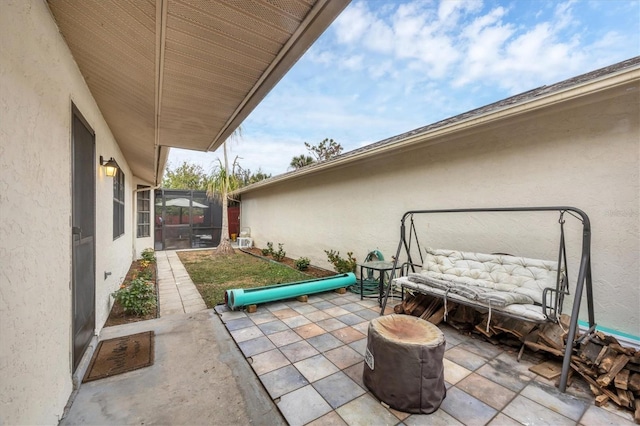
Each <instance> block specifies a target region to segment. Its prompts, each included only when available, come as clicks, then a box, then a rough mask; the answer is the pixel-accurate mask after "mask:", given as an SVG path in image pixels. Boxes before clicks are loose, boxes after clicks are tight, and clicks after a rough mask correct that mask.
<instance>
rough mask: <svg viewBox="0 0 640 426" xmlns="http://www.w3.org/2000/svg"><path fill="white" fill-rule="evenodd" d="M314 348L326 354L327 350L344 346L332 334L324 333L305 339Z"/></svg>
mask: <svg viewBox="0 0 640 426" xmlns="http://www.w3.org/2000/svg"><path fill="white" fill-rule="evenodd" d="M307 342H309V343H310V344H311V345H312V346H313V347H314V348H316V349H317V350H318V351H320V352H326V351H328V350H331V349H334V348H337V347H338V346H342V345H344V343H342V341H341V340H339V339H337V338H336V337H335V336H334V335H333V334H330V333H325V334H320V335H319V336H314V337H310V338H309V339H307Z"/></svg>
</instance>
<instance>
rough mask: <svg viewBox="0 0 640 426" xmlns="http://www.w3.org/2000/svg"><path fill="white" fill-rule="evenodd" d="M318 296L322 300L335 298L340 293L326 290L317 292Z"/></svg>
mask: <svg viewBox="0 0 640 426" xmlns="http://www.w3.org/2000/svg"><path fill="white" fill-rule="evenodd" d="M318 297H321V298H322V299H324V300H333V299H335V298H338V297H340V295H339V294H338V293H336V292H335V291H327V292H324V293H319V294H318Z"/></svg>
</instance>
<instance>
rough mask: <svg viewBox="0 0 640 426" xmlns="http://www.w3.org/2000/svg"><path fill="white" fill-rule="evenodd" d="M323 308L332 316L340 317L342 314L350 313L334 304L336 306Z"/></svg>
mask: <svg viewBox="0 0 640 426" xmlns="http://www.w3.org/2000/svg"><path fill="white" fill-rule="evenodd" d="M323 310H324V312H326V313H328V314H329V315H331V316H332V317H341V316H342V315H347V314H348V313H350V312H349V311H347V310H346V309H342V308H341V307H339V306H336V307H333V308H328V309H323Z"/></svg>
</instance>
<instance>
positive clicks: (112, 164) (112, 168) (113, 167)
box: [100, 155, 120, 177]
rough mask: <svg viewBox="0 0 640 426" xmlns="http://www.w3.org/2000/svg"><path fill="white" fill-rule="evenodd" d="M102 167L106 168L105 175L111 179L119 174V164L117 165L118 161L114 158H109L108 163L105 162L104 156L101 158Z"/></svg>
mask: <svg viewBox="0 0 640 426" xmlns="http://www.w3.org/2000/svg"><path fill="white" fill-rule="evenodd" d="M100 165H101V166H102V167H104V174H105V175H107V176H109V177H114V176H115V175H116V173H118V169H119V168H120V167H118V163H116V160H114V158H113V157H111V158H109V160H108V161H104V158H102V155H101V156H100Z"/></svg>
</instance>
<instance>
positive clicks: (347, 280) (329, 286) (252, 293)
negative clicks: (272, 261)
mask: <svg viewBox="0 0 640 426" xmlns="http://www.w3.org/2000/svg"><path fill="white" fill-rule="evenodd" d="M355 282H356V276H355V275H354V274H352V273H351V272H349V273H347V274H340V275H335V276H333V277H326V278H318V279H314V280H307V281H298V282H294V283H287V284H276V285H270V286H266V287H257V288H244V289H243V288H237V289H233V290H227V291H225V292H224V301H225V303H226V304H227V306H228V307H229V308H230V309H232V310H235V309H237V308H241V307H243V306H247V305H255V304H258V303H266V302H274V301H276V300H283V299H291V298H293V297H298V296H304V295H308V294H315V293H321V292H323V291H329V290H335V289H337V288H341V287H348V286H350V285H353V284H355Z"/></svg>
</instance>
